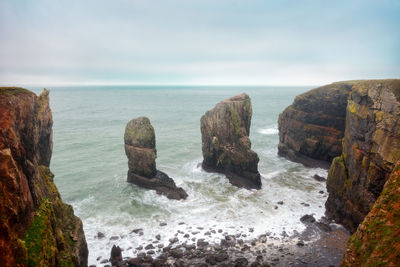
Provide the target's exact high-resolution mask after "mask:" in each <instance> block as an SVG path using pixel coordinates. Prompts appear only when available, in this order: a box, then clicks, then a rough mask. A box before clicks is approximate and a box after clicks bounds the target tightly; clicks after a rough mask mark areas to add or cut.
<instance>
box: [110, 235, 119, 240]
mask: <svg viewBox="0 0 400 267" xmlns="http://www.w3.org/2000/svg"><path fill="white" fill-rule="evenodd" d="M118 239H119V237H118V236H116V235H113V236H112V237H110V240H118Z"/></svg>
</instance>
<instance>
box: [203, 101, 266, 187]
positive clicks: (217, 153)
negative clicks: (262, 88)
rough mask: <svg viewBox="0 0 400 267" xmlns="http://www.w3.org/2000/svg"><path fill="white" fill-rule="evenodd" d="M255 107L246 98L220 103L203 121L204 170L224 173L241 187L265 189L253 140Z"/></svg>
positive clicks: (204, 116)
mask: <svg viewBox="0 0 400 267" xmlns="http://www.w3.org/2000/svg"><path fill="white" fill-rule="evenodd" d="M251 116H252V107H251V101H250V97H249V96H248V95H246V94H241V95H237V96H234V97H232V98H229V99H226V100H224V101H222V102H220V103H218V104H217V105H216V106H215V107H214V108H213V109H211V110H209V111H207V112H206V113H205V114H204V115H203V116H202V117H201V120H200V124H201V127H200V128H201V139H202V151H203V164H202V166H203V169H204V170H206V171H211V172H214V171H215V172H220V173H224V174H225V175H226V176H227V178H228V179H229V181H230V182H231V183H232V184H233V185H235V186H238V187H245V188H256V189H260V188H261V179H260V173H259V172H258V166H257V165H258V161H259V158H258V156H257V154H256V153H255V152H254V151H253V150H251V142H250V139H249V133H250V123H251Z"/></svg>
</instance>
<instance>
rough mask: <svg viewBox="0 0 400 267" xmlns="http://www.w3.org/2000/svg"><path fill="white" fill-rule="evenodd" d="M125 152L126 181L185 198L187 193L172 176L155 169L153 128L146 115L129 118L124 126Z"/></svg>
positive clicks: (160, 192) (178, 197)
mask: <svg viewBox="0 0 400 267" xmlns="http://www.w3.org/2000/svg"><path fill="white" fill-rule="evenodd" d="M124 142H125V153H126V156H127V157H128V166H129V170H128V182H131V183H134V184H136V185H138V186H141V187H144V188H147V189H153V190H156V192H157V193H158V194H162V195H165V196H166V197H168V198H170V199H185V198H186V197H187V193H186V192H185V190H183V189H182V188H181V187H177V186H176V185H175V182H174V180H173V179H172V178H170V177H169V176H168V175H167V174H166V173H164V172H161V171H158V170H157V169H156V157H157V151H156V139H155V133H154V128H153V126H152V125H151V123H150V120H149V119H148V118H146V117H139V118H136V119H133V120H131V121H130V122H129V123H128V124H127V125H126V128H125V135H124Z"/></svg>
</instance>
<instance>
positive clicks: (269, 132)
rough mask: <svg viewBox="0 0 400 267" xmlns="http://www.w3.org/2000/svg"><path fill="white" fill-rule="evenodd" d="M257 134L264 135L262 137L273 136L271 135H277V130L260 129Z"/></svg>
mask: <svg viewBox="0 0 400 267" xmlns="http://www.w3.org/2000/svg"><path fill="white" fill-rule="evenodd" d="M257 132H258V133H260V134H264V135H273V134H278V133H279V130H278V128H276V127H274V128H262V129H258V131H257Z"/></svg>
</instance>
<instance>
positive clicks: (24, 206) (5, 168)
mask: <svg viewBox="0 0 400 267" xmlns="http://www.w3.org/2000/svg"><path fill="white" fill-rule="evenodd" d="M48 95H49V92H48V91H47V90H44V91H43V93H42V94H41V95H40V96H36V95H35V94H34V93H32V92H30V91H28V90H25V89H22V88H10V87H8V88H0V114H1V116H0V176H1V180H0V187H1V191H0V203H1V205H0V262H1V264H2V266H87V256H88V250H87V246H86V240H85V236H84V233H83V228H82V222H81V220H80V219H79V218H78V217H76V216H74V213H73V209H72V207H71V206H70V205H67V204H65V203H64V202H63V201H62V199H61V197H60V195H59V193H58V190H57V188H56V186H55V184H54V182H53V177H54V176H53V174H52V173H51V172H50V169H49V164H50V159H51V151H52V124H53V121H52V115H51V111H50V107H49V97H48Z"/></svg>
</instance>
